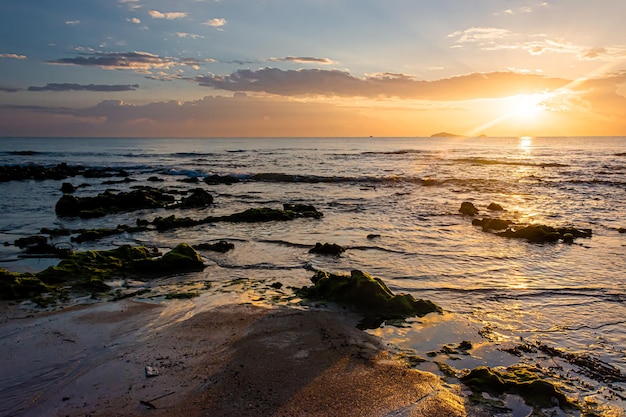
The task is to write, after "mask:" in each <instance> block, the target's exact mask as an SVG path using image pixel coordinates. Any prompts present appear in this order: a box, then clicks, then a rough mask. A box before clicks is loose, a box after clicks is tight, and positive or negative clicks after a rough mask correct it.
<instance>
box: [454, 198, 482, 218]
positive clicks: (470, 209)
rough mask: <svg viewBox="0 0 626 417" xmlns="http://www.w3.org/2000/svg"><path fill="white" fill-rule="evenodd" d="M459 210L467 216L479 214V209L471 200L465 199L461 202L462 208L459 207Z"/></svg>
mask: <svg viewBox="0 0 626 417" xmlns="http://www.w3.org/2000/svg"><path fill="white" fill-rule="evenodd" d="M459 212H461V214H464V215H466V216H471V217H474V216H475V215H477V214H478V209H477V208H476V206H474V204H473V203H471V202H469V201H464V202H462V203H461V208H460V209H459Z"/></svg>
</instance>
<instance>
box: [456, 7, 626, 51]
mask: <svg viewBox="0 0 626 417" xmlns="http://www.w3.org/2000/svg"><path fill="white" fill-rule="evenodd" d="M542 7H547V6H543V4H542ZM447 38H449V39H453V40H454V44H453V46H452V47H453V48H464V47H475V48H478V49H480V50H483V51H499V50H521V51H526V52H527V53H528V54H530V55H535V56H536V55H542V54H545V53H557V54H570V55H575V56H576V58H577V59H579V60H581V61H582V60H592V59H602V60H605V61H614V60H619V59H623V58H624V57H626V46H624V45H612V46H606V47H593V48H591V47H587V46H584V45H578V44H575V43H572V42H569V41H567V40H565V39H560V38H550V37H548V36H547V35H545V34H521V33H515V32H512V31H510V30H508V29H503V28H495V27H471V28H469V29H465V30H462V31H456V32H454V33H451V34H449V35H448V36H447Z"/></svg>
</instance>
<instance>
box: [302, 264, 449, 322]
mask: <svg viewBox="0 0 626 417" xmlns="http://www.w3.org/2000/svg"><path fill="white" fill-rule="evenodd" d="M311 280H312V281H313V284H314V285H313V286H311V287H303V288H301V289H299V290H298V294H299V295H300V296H301V297H303V298H309V299H325V300H328V301H333V302H337V303H341V304H346V305H348V306H350V307H352V308H354V309H355V310H357V311H358V312H360V313H361V314H363V315H364V316H366V317H378V318H382V319H383V320H387V319H404V318H408V317H414V316H418V317H421V316H425V315H426V314H428V313H433V312H436V313H441V312H442V309H441V308H440V307H439V306H437V305H436V304H434V303H433V302H431V301H428V300H422V299H418V300H416V299H415V298H414V297H413V296H412V295H410V294H393V292H391V290H390V289H389V287H387V285H386V284H385V283H384V282H383V281H382V280H381V279H380V278H375V277H372V276H371V275H369V274H367V273H365V272H362V271H358V270H354V271H352V272H351V273H350V275H349V276H348V275H337V274H332V273H328V272H325V271H317V272H316V274H315V276H313V278H311Z"/></svg>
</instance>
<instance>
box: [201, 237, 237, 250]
mask: <svg viewBox="0 0 626 417" xmlns="http://www.w3.org/2000/svg"><path fill="white" fill-rule="evenodd" d="M194 248H195V249H198V250H209V251H213V252H221V253H226V252H228V251H229V250H232V249H235V245H234V244H232V243H229V242H227V241H225V240H220V241H219V242H217V243H201V244H199V245H195V246H194Z"/></svg>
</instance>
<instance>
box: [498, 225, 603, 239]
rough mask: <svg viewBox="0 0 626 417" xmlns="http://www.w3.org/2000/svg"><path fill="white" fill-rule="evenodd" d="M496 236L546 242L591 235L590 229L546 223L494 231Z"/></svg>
mask: <svg viewBox="0 0 626 417" xmlns="http://www.w3.org/2000/svg"><path fill="white" fill-rule="evenodd" d="M496 234H497V235H498V236H503V237H511V238H516V239H526V240H528V241H529V242H531V243H548V242H558V241H559V240H563V241H565V242H568V243H572V242H573V241H574V238H578V237H583V238H589V237H591V236H592V231H591V229H576V228H573V227H552V226H546V225H542V224H540V225H530V226H525V227H521V228H517V229H507V230H505V231H504V232H500V233H496Z"/></svg>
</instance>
